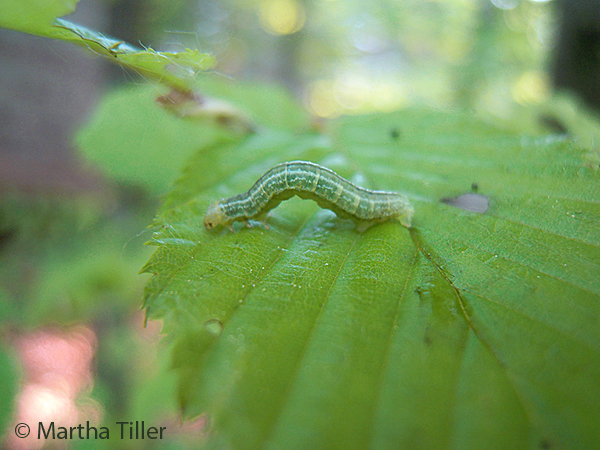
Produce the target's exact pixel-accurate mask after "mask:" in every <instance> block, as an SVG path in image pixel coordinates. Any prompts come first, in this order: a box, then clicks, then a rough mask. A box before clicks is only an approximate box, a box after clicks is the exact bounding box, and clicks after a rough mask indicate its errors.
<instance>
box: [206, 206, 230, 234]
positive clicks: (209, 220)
mask: <svg viewBox="0 0 600 450" xmlns="http://www.w3.org/2000/svg"><path fill="white" fill-rule="evenodd" d="M226 221H227V216H226V215H225V211H223V207H222V206H221V201H220V200H219V201H218V202H214V203H213V204H212V205H210V206H209V207H208V209H207V210H206V215H205V216H204V226H205V227H206V229H207V230H212V229H213V228H215V227H216V226H219V225H221V224H223V223H225V222H226Z"/></svg>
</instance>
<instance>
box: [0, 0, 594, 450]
mask: <svg viewBox="0 0 600 450" xmlns="http://www.w3.org/2000/svg"><path fill="white" fill-rule="evenodd" d="M599 11H600V6H599V2H597V1H572V2H568V1H567V0H562V1H561V0H554V1H533V0H428V1H422V0H376V1H372V2H364V1H359V0H224V1H217V0H149V1H141V0H105V1H102V0H81V2H80V3H79V5H78V9H77V12H76V13H75V14H74V15H73V17H68V19H69V20H73V21H74V22H77V23H80V24H82V25H86V26H90V27H91V28H95V29H98V30H101V31H104V32H107V33H109V34H111V35H114V36H116V37H118V38H119V39H123V40H125V41H128V42H131V43H134V44H137V43H140V44H142V45H143V46H147V47H152V48H155V49H159V50H163V51H181V50H184V49H185V48H192V49H196V48H197V49H199V50H200V51H202V52H209V53H212V54H214V56H215V58H216V61H217V65H216V67H215V68H214V69H213V70H212V72H213V73H212V74H211V75H210V76H209V77H204V78H203V77H202V76H200V80H199V81H198V83H199V84H198V86H199V89H200V91H201V92H203V93H205V94H208V95H213V96H215V97H219V98H224V99H227V100H229V101H231V102H232V103H233V104H236V105H238V106H240V107H241V108H242V109H243V110H245V111H247V112H248V113H250V114H251V115H252V116H253V117H254V118H255V119H256V121H257V123H258V124H259V126H265V127H266V126H269V127H272V128H276V129H277V128H281V129H294V127H297V126H298V124H302V126H303V127H311V126H312V127H316V128H318V126H319V123H321V122H322V121H323V120H326V119H330V118H335V117H338V116H340V115H343V114H362V113H367V112H374V111H383V112H386V111H392V110H395V109H398V108H404V107H407V106H410V105H415V104H418V105H423V104H426V105H431V106H434V107H436V108H463V109H468V110H472V111H475V112H477V113H478V114H479V115H480V116H482V117H484V118H485V119H487V120H488V121H493V122H495V123H500V124H501V126H504V127H506V128H510V129H513V130H518V131H520V132H523V133H529V134H540V133H548V132H557V131H558V132H563V131H571V132H572V133H573V134H574V135H576V136H577V137H578V139H580V140H581V141H580V143H581V144H582V145H584V146H586V147H588V148H589V150H590V161H591V162H592V163H594V161H595V160H594V158H598V156H597V153H596V152H597V148H598V143H597V140H595V136H597V135H598V134H597V133H598V130H597V125H590V124H593V123H594V119H593V118H592V119H589V120H588V119H586V118H585V116H584V118H583V119H582V118H581V116H580V115H578V114H577V113H576V106H577V104H578V102H586V103H587V107H591V108H594V107H596V108H597V107H598V105H600V95H599V93H598V89H599V88H598V86H599V84H598V83H597V79H598V75H600V72H599V69H598V67H599V64H598V61H599V60H600V50H599V49H600V44H599V42H600V39H599V36H600V31H599V28H600V25H599V24H600V17H599V15H600V12H599ZM581 61H584V63H583V64H582V63H581ZM0 67H1V69H0V116H1V117H2V121H0V144H1V145H0V337H1V342H2V346H1V347H0V349H1V351H0V360H1V361H2V362H1V363H0V380H2V382H1V383H0V385H1V386H2V393H1V395H0V405H1V409H0V427H2V428H6V427H8V428H10V424H11V423H13V422H16V421H17V418H18V419H23V418H26V417H27V414H28V412H27V411H31V410H36V411H37V412H38V416H39V417H42V416H40V414H42V415H43V417H44V418H43V419H37V420H53V418H58V419H56V420H59V419H60V420H63V421H64V422H65V423H72V424H76V423H80V422H81V421H85V420H89V419H86V418H93V419H92V420H96V422H98V421H100V422H107V423H109V422H110V423H114V422H115V421H117V420H130V418H131V417H135V419H136V420H147V421H148V422H151V423H152V424H154V425H158V424H169V426H172V427H173V428H175V429H176V430H177V432H174V433H170V434H169V435H170V436H171V438H170V439H169V440H166V441H162V442H160V443H157V445H156V447H155V448H197V446H198V445H199V443H201V442H203V440H204V434H203V429H204V428H203V424H204V422H203V421H204V419H203V418H200V419H198V420H197V421H196V422H194V423H191V424H190V423H187V424H180V423H179V422H178V420H179V419H178V411H177V406H176V396H175V394H174V392H175V387H174V380H173V378H172V374H171V373H170V372H169V370H168V366H169V360H168V358H167V357H161V355H166V353H165V352H166V349H165V347H167V346H168V342H164V341H161V337H160V334H159V333H160V324H149V326H147V327H144V317H143V313H142V312H141V311H140V310H139V307H140V303H141V294H142V289H143V286H144V284H145V282H146V281H147V276H146V275H144V276H142V275H139V274H138V271H139V269H140V268H141V267H142V265H143V264H144V262H145V261H146V260H147V259H148V257H149V255H150V252H151V250H150V249H149V248H147V247H144V246H143V243H144V242H145V241H147V240H149V238H150V236H149V232H148V231H147V230H146V226H147V224H148V223H151V220H152V217H153V216H154V214H155V211H156V209H157V207H158V205H159V203H160V198H161V195H163V194H164V193H166V192H167V191H168V189H169V186H170V184H171V183H172V182H173V181H174V180H175V179H176V177H177V176H178V174H179V173H180V169H181V167H182V166H183V164H184V161H185V160H186V159H187V158H188V157H189V155H191V154H192V153H193V152H194V151H195V150H196V149H198V148H199V147H201V146H209V145H213V144H216V143H219V142H223V140H227V139H230V138H231V137H230V136H229V134H230V133H228V131H227V130H226V129H223V128H222V127H220V126H219V125H218V124H215V123H202V124H198V123H193V122H188V121H182V120H180V119H177V118H175V117H174V116H172V115H169V113H168V112H166V111H164V110H162V109H160V108H159V107H158V106H156V105H155V104H154V103H153V101H154V98H155V97H157V96H158V95H161V94H165V91H164V90H163V89H162V88H160V87H158V86H155V85H148V84H147V83H146V81H145V80H144V79H143V78H140V77H137V76H136V75H135V74H131V73H126V72H124V71H123V69H121V68H119V67H113V66H110V65H108V64H107V63H106V62H105V61H102V60H100V59H99V58H95V59H94V58H90V57H89V56H88V55H84V54H83V52H82V51H81V50H79V49H74V48H71V47H69V46H68V45H67V44H65V43H60V42H50V41H48V40H45V39H43V38H37V37H32V36H27V35H24V34H21V33H17V32H14V31H8V30H0ZM557 87H559V88H570V89H574V90H575V91H576V92H577V94H578V95H579V96H580V97H581V98H582V99H583V100H575V101H574V100H573V99H572V97H570V96H564V95H562V96H557V95H556V88H557ZM267 97H268V98H269V99H271V101H263V100H264V99H265V98H267ZM273 99H276V100H273ZM296 100H297V101H298V102H299V104H302V105H303V109H301V108H298V107H296V103H295V102H296ZM274 103H276V104H279V105H282V106H281V110H278V111H272V110H270V109H269V105H271V104H274ZM592 114H593V113H592ZM589 117H593V116H589ZM582 121H583V122H582ZM586 121H587V122H586ZM594 127H596V128H594ZM590 130H592V131H591V132H590ZM594 164H596V165H597V164H598V162H596V163H594ZM11 361H12V362H11ZM19 361H20V362H19ZM74 361H78V363H77V364H75V363H74ZM82 361H83V362H82ZM61 364H62V365H61ZM18 367H21V369H18ZM19 373H20V375H18V374H19ZM49 374H50V375H49ZM19 378H20V380H21V381H20V382H19V383H18V382H17V380H18V379H19ZM49 379H50V380H51V381H50V382H49V381H48V380H49ZM5 380H8V381H5ZM17 388H18V394H17V396H16V400H15V401H14V402H12V401H9V400H8V399H10V398H12V395H13V394H12V393H13V392H17ZM9 404H12V407H9V406H7V405H9ZM38 416H36V417H38ZM23 420H25V419H23ZM11 436H12V430H11V432H10V433H6V434H5V437H4V439H5V440H4V446H5V447H6V448H39V447H34V445H38V444H36V443H35V442H34V441H29V440H27V439H26V440H21V441H15V440H14V439H12V437H11ZM28 442H30V444H28ZM27 445H31V446H29V447H28V446H27ZM72 445H73V446H74V447H77V448H86V447H90V448H91V447H93V448H101V446H102V445H103V443H102V442H101V441H82V442H74V443H72ZM127 445H129V448H147V442H146V443H144V442H139V441H137V442H136V441H131V442H129V443H127Z"/></svg>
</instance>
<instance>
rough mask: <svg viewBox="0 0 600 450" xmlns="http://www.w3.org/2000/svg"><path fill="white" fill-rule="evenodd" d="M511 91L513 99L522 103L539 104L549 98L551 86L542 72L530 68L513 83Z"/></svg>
mask: <svg viewBox="0 0 600 450" xmlns="http://www.w3.org/2000/svg"><path fill="white" fill-rule="evenodd" d="M511 93H512V98H513V100H515V101H516V102H517V103H520V104H521V105H531V104H539V103H543V102H545V101H546V100H548V98H549V96H550V88H549V83H548V80H547V78H546V76H545V75H544V74H543V73H542V72H538V71H537V70H530V71H528V72H525V73H524V74H523V75H521V76H520V77H519V78H518V79H517V80H516V81H515V82H514V83H513V85H512V87H511Z"/></svg>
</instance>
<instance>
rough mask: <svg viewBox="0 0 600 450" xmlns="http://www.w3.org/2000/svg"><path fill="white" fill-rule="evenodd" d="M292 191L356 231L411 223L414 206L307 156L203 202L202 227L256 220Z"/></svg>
mask: <svg viewBox="0 0 600 450" xmlns="http://www.w3.org/2000/svg"><path fill="white" fill-rule="evenodd" d="M294 195H298V196H299V197H301V198H304V199H311V200H315V201H316V202H317V203H318V204H319V206H321V207H322V208H327V209H330V210H332V211H333V212H335V213H336V214H337V215H338V216H339V217H341V218H349V219H352V220H354V221H355V222H356V223H357V224H358V227H359V230H364V229H366V228H368V227H369V226H370V225H373V224H374V223H376V222H384V221H386V220H390V219H395V220H399V221H400V222H401V223H402V225H404V226H406V227H410V225H411V219H412V215H413V213H414V208H413V206H412V205H411V204H410V202H409V201H408V199H407V198H406V197H405V196H404V195H402V194H398V193H395V192H384V191H371V190H369V189H364V188H361V187H358V186H356V185H354V184H352V183H351V182H350V181H348V180H346V179H345V178H342V177H341V176H339V175H338V174H337V173H335V172H333V171H332V170H330V169H327V168H326V167H322V166H319V165H318V164H315V163H311V162H306V161H291V162H285V163H282V164H278V165H276V166H275V167H273V168H272V169H271V170H269V171H268V172H267V173H265V174H264V175H263V176H262V177H260V178H259V179H258V181H257V182H256V183H254V185H253V186H252V187H251V188H250V189H249V190H248V192H244V193H243V194H239V195H236V196H234V197H231V198H228V199H224V200H219V201H217V202H215V203H213V204H212V205H210V206H209V207H208V210H207V211H206V215H205V217H204V226H205V227H206V228H207V229H209V230H210V229H212V228H215V227H216V226H218V225H228V226H230V225H231V223H233V222H234V221H236V220H238V221H243V222H245V221H247V220H248V219H258V220H261V219H263V218H264V217H266V215H267V213H268V212H269V211H270V210H271V209H273V208H275V207H276V206H277V205H279V203H281V202H282V201H284V200H287V199H288V198H290V197H293V196H294Z"/></svg>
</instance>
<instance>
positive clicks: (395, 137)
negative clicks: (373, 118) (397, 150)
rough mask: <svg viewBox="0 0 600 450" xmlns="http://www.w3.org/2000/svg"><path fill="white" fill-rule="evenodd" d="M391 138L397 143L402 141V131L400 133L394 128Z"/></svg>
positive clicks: (391, 131)
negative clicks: (399, 140)
mask: <svg viewBox="0 0 600 450" xmlns="http://www.w3.org/2000/svg"><path fill="white" fill-rule="evenodd" d="M390 137H391V138H392V139H393V140H394V141H397V140H398V139H400V131H398V128H392V129H391V130H390Z"/></svg>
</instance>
